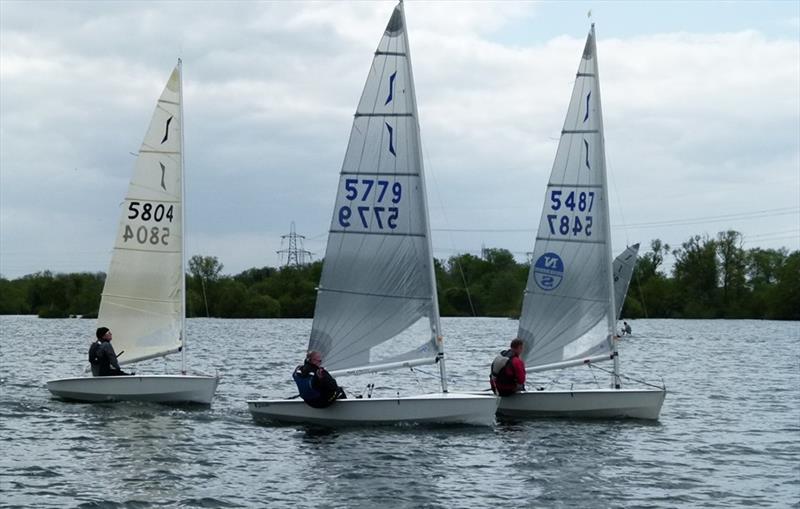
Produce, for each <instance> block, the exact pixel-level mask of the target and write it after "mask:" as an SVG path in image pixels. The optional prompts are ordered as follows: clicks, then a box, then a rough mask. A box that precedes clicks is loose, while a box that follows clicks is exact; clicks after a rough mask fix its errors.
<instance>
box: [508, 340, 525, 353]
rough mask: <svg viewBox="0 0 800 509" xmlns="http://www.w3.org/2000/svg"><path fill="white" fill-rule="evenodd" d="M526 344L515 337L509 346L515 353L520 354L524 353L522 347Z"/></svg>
mask: <svg viewBox="0 0 800 509" xmlns="http://www.w3.org/2000/svg"><path fill="white" fill-rule="evenodd" d="M524 346H525V343H523V342H522V340H521V339H520V338H515V339H513V340H512V341H511V345H509V348H511V350H512V351H513V352H514V353H515V354H517V355H520V354H522V348H523V347H524Z"/></svg>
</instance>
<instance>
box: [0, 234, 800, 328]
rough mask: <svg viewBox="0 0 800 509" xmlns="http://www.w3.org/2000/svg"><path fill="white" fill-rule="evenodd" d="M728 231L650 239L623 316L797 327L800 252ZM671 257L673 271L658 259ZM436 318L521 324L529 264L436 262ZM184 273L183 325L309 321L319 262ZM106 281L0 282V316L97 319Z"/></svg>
mask: <svg viewBox="0 0 800 509" xmlns="http://www.w3.org/2000/svg"><path fill="white" fill-rule="evenodd" d="M742 244H743V242H742V236H741V234H740V233H738V232H736V231H725V232H720V233H719V234H718V235H717V236H716V237H713V238H712V237H708V236H699V235H696V236H693V237H691V238H690V239H688V240H687V241H686V242H684V243H682V244H681V246H680V247H678V248H674V249H673V248H671V247H670V246H669V245H668V244H665V243H663V242H661V241H660V240H658V239H656V240H653V241H652V242H651V244H650V250H649V251H647V252H645V253H644V254H640V256H639V259H638V260H637V263H636V267H635V270H634V274H633V279H632V281H631V285H630V289H629V290H628V297H627V299H626V301H625V305H624V307H623V316H625V317H626V318H756V319H776V320H800V251H794V252H791V253H790V252H789V251H788V250H787V249H785V248H781V249H761V248H754V249H749V250H745V249H743V247H742ZM669 254H672V255H673V256H674V257H675V262H674V265H673V267H672V270H671V273H670V274H667V273H665V271H664V268H663V263H664V257H665V256H667V255H669ZM434 261H435V271H436V283H437V287H438V293H439V310H440V314H441V315H442V316H496V317H516V316H519V312H520V309H521V307H522V294H523V290H524V289H525V284H526V282H527V278H528V270H529V267H530V266H529V264H528V263H519V262H517V261H516V260H515V259H514V256H513V255H512V254H511V253H510V252H509V251H507V250H505V249H486V250H484V252H483V254H482V256H475V255H471V254H461V255H457V256H452V257H450V258H449V259H447V260H438V259H437V260H434ZM188 269H189V271H188V273H187V274H186V308H187V311H186V312H187V316H189V317H206V316H207V317H218V318H310V317H312V316H313V313H314V303H315V300H316V287H317V286H318V284H319V279H320V275H321V273H322V262H321V261H317V262H314V263H311V264H308V265H303V266H300V267H282V268H273V267H262V268H252V269H248V270H245V271H244V272H241V273H239V274H236V275H233V276H227V275H223V274H222V269H223V265H222V263H220V261H219V259H218V258H217V257H214V256H200V255H196V256H193V257H192V258H191V259H190V260H189V264H188ZM104 281H105V274H103V273H72V274H53V273H51V272H49V271H44V272H38V273H36V274H30V275H27V276H24V277H21V278H18V279H14V280H8V279H5V278H2V277H0V314H36V315H38V316H40V317H42V318H56V317H69V316H83V317H87V318H93V317H96V316H97V311H98V308H99V305H100V294H101V292H102V289H103V283H104Z"/></svg>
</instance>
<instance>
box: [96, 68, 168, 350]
mask: <svg viewBox="0 0 800 509" xmlns="http://www.w3.org/2000/svg"><path fill="white" fill-rule="evenodd" d="M181 100H182V91H181V69H180V63H178V65H177V66H176V67H175V70H173V71H172V75H171V76H170V78H169V82H168V83H167V86H166V87H165V88H164V91H163V92H162V94H161V97H160V98H159V100H158V103H157V105H156V110H155V113H153V118H152V120H151V122H150V126H149V127H148V129H147V134H146V135H145V137H144V141H143V142H142V147H141V148H140V149H139V154H138V156H137V158H136V166H135V169H134V173H133V177H132V179H131V182H130V185H129V187H128V192H127V194H126V195H125V201H124V202H123V204H122V217H121V219H120V223H119V231H118V232H117V237H116V241H115V243H114V252H113V255H112V257H111V265H110V267H109V270H108V275H107V277H106V282H105V286H104V288H103V296H102V300H101V303H100V311H99V314H98V319H97V323H98V325H100V326H105V327H109V328H110V329H111V330H112V331H113V332H114V347H115V350H116V351H117V352H120V353H121V355H120V357H119V362H120V363H121V364H123V363H130V362H134V361H137V360H143V359H147V358H152V357H158V356H162V355H165V354H167V353H171V352H175V351H178V350H179V349H180V347H181V344H182V339H181V329H182V327H181V323H182V319H183V268H182V259H183V235H182V214H183V210H182V208H183V207H182V195H183V189H182V187H183V179H182V160H181V158H182V145H183V140H182V135H183V133H182V124H183V122H182V109H181Z"/></svg>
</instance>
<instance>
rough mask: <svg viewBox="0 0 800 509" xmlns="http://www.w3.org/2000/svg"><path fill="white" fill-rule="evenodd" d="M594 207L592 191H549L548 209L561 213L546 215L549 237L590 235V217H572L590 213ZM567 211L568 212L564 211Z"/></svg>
mask: <svg viewBox="0 0 800 509" xmlns="http://www.w3.org/2000/svg"><path fill="white" fill-rule="evenodd" d="M593 206H594V191H588V192H587V191H574V190H573V191H569V192H568V193H567V192H565V190H563V189H553V190H551V191H550V209H551V210H554V211H559V210H560V211H562V212H561V214H547V224H548V226H549V227H550V234H551V235H571V236H573V237H577V236H578V235H579V234H583V235H585V236H587V237H591V235H592V216H590V215H585V216H580V215H573V213H574V212H575V211H576V210H577V211H578V212H591V211H592V207H593ZM566 209H569V210H566Z"/></svg>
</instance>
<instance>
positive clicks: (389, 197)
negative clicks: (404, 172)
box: [338, 178, 403, 230]
mask: <svg viewBox="0 0 800 509" xmlns="http://www.w3.org/2000/svg"><path fill="white" fill-rule="evenodd" d="M344 190H345V195H344V198H345V199H346V200H347V201H350V202H356V203H355V204H352V205H343V206H341V207H339V211H338V219H339V224H340V225H341V226H342V227H343V228H350V227H351V226H355V225H361V227H363V228H369V227H370V226H371V225H374V226H375V227H377V229H379V230H383V229H385V228H389V229H391V230H394V229H395V228H397V218H398V216H399V215H400V208H399V207H393V206H391V205H397V204H399V203H400V200H401V199H402V197H403V186H402V184H400V182H394V183H392V182H389V181H388V180H376V179H355V178H349V179H345V180H344ZM359 202H360V203H363V204H361V205H360V204H359ZM367 203H369V204H370V205H367ZM379 204H384V205H379Z"/></svg>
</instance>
